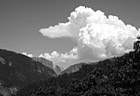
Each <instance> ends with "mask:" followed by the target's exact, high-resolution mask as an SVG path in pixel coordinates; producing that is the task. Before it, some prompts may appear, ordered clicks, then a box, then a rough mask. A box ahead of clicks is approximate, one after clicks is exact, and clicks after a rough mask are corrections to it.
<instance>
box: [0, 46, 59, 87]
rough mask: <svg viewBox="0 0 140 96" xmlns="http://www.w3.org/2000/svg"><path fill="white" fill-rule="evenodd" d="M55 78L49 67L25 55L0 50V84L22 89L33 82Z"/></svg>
mask: <svg viewBox="0 0 140 96" xmlns="http://www.w3.org/2000/svg"><path fill="white" fill-rule="evenodd" d="M52 76H56V74H55V72H54V71H53V70H52V69H50V68H49V67H46V66H44V65H43V64H41V63H39V62H36V61H34V60H33V59H32V58H29V57H27V56H25V55H22V54H18V53H15V52H12V51H7V50H3V49H0V83H1V85H3V86H6V87H17V88H22V87H24V86H26V85H28V84H31V83H33V82H37V81H40V80H45V79H47V78H50V77H52Z"/></svg>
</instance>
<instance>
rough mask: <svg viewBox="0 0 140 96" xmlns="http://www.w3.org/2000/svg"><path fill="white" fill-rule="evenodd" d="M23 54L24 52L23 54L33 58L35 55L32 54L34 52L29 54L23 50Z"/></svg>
mask: <svg viewBox="0 0 140 96" xmlns="http://www.w3.org/2000/svg"><path fill="white" fill-rule="evenodd" d="M22 54H23V55H25V56H28V57H30V58H32V57H33V55H32V54H28V53H26V52H23V53H22Z"/></svg>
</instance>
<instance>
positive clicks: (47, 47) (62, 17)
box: [0, 0, 140, 67]
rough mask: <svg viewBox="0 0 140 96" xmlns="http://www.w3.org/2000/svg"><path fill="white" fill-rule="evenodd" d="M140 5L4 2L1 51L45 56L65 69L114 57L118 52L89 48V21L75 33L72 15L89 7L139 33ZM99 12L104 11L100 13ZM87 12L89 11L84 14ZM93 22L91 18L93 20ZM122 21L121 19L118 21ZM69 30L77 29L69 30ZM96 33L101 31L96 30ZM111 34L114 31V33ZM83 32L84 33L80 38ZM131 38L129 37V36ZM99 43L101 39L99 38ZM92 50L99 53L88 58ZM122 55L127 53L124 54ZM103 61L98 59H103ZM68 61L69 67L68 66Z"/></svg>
mask: <svg viewBox="0 0 140 96" xmlns="http://www.w3.org/2000/svg"><path fill="white" fill-rule="evenodd" d="M139 4H140V0H0V48H1V49H7V50H11V51H15V52H19V53H23V52H26V53H27V54H32V55H33V56H40V57H41V56H42V57H45V58H46V59H50V60H52V61H54V62H55V63H58V64H59V65H61V66H65V67H67V66H69V65H70V63H71V64H73V63H76V62H80V61H81V60H87V61H89V60H91V59H93V58H95V57H98V56H97V54H98V55H101V56H102V57H101V58H103V57H110V56H112V55H113V56H114V55H116V53H111V52H108V54H109V55H108V54H107V55H106V54H104V52H102V53H101V52H98V51H101V50H103V49H102V48H101V46H99V47H100V48H98V49H100V50H97V49H96V48H95V46H93V42H92V44H91V45H89V43H91V42H88V44H87V43H86V44H85V41H84V40H85V38H87V34H86V33H85V31H84V30H88V28H87V27H88V26H87V25H90V24H89V21H88V24H85V23H83V24H85V25H79V26H80V28H79V29H76V30H75V29H74V28H76V27H77V26H76V27H75V25H74V27H73V25H72V24H73V23H72V24H71V25H72V26H67V24H68V23H71V21H70V19H71V20H73V17H72V16H73V14H72V15H71V13H72V12H76V11H75V10H76V8H79V9H77V10H78V11H77V12H79V11H80V10H83V11H84V10H87V11H89V10H90V9H86V8H91V9H92V10H94V11H95V13H99V16H100V15H102V13H101V12H103V13H104V15H105V16H106V17H108V16H109V15H111V16H117V17H118V18H119V20H121V21H123V23H124V24H125V25H127V24H130V25H131V26H134V27H135V28H136V30H135V29H134V31H138V28H140V11H139V9H140V6H139ZM79 6H82V7H79ZM80 8H81V9H80ZM97 10H100V11H101V12H97ZM83 13H86V12H85V11H84V12H83ZM87 13H88V12H87ZM87 13H86V14H87ZM89 13H90V12H89ZM100 13H101V14H100ZM91 14H92V12H91ZM76 15H77V16H79V15H78V13H76ZM92 15H93V14H92ZM104 15H103V16H104ZM81 16H82V15H81ZM93 16H94V15H93ZM97 16H98V15H97ZM83 17H84V16H83ZM83 17H82V18H83ZM89 17H90V16H89ZM68 18H69V19H68ZM101 18H102V17H101ZM92 19H93V18H92V16H91V20H92ZM82 20H83V19H80V21H82ZM103 20H104V19H103ZM105 20H106V19H105ZM109 20H110V19H109ZM119 20H118V19H117V21H119ZM80 21H78V22H80ZM84 22H85V21H84ZM113 22H116V21H113ZM80 23H81V22H80ZM90 23H92V25H90V26H93V27H94V28H95V26H96V25H97V24H96V25H94V24H95V21H92V22H90ZM93 23H94V24H93ZM100 23H101V22H100ZM107 24H108V23H107ZM107 24H106V25H107ZM63 25H64V26H63ZM98 25H99V24H98ZM106 25H105V26H106ZM50 26H51V27H50ZM65 26H66V27H65ZM81 26H82V27H81ZM113 26H114V25H113ZM115 26H116V25H115ZM69 27H70V28H73V29H71V30H67V28H69ZM117 27H118V26H117ZM98 28H100V29H102V31H104V30H105V28H103V26H102V25H99V26H97V29H98ZM111 28H112V27H111ZM124 28H126V26H124ZM61 29H63V30H61ZM81 29H82V32H81ZM91 29H92V27H91ZM129 29H130V30H131V29H133V28H131V27H130V28H128V31H130V30H129ZM77 30H78V33H74V34H73V33H72V34H71V32H69V31H73V32H74V31H77ZM92 30H93V29H92ZM112 30H113V29H112ZM83 31H84V32H83ZM94 31H99V30H95V29H94ZM108 31H109V32H110V30H108ZM108 31H107V32H108ZM51 32H52V33H51ZM105 32H106V30H105ZM123 32H124V31H123ZM59 33H61V34H59ZM79 33H81V35H80V36H79ZM130 33H131V31H130ZM110 34H111V33H110ZM120 34H121V33H120ZM121 35H122V34H121ZM129 35H130V34H129ZM131 35H132V34H131ZM84 36H86V37H84ZM127 36H128V35H126V37H127ZM132 36H133V35H132ZM129 37H130V36H129ZM134 37H135V35H134ZM122 38H124V37H122ZM83 39H84V40H83ZM131 39H132V38H131ZM86 40H87V39H86ZM96 40H98V39H97V38H96ZM129 40H130V39H129ZM130 41H133V40H130ZM94 43H95V42H94ZM98 43H99V42H98ZM101 43H102V42H101ZM82 45H84V46H88V47H87V48H86V49H84V48H82V47H81V46H82ZM101 45H102V44H101ZM125 45H126V44H125ZM91 47H92V48H91ZM128 49H130V48H128ZM108 50H112V49H108ZM119 50H122V49H119ZM77 51H78V52H77ZM90 51H92V52H93V51H95V52H97V54H96V55H94V56H93V54H91V55H87V54H90V53H91V52H90ZM113 51H114V50H113ZM123 51H124V50H123ZM125 51H127V50H125ZM89 52H90V53H89ZM45 53H46V55H45ZM121 53H123V52H122V51H121ZM40 54H41V55H40ZM117 54H118V53H117ZM54 55H56V56H54ZM85 57H86V59H85ZM52 58H53V59H52ZM58 58H59V59H58ZM87 58H88V59H87ZM101 58H96V59H94V60H100V59H101ZM56 59H57V60H56ZM60 59H61V60H60ZM65 59H66V60H65ZM68 61H69V64H66V62H67V63H68ZM62 63H63V64H62Z"/></svg>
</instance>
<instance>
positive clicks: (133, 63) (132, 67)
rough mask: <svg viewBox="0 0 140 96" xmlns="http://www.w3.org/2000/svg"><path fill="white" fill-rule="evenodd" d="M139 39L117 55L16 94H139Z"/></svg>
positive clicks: (24, 95) (72, 95)
mask: <svg viewBox="0 0 140 96" xmlns="http://www.w3.org/2000/svg"><path fill="white" fill-rule="evenodd" d="M139 95H140V41H137V42H135V43H134V51H131V52H129V53H126V54H124V55H123V56H120V57H114V58H111V59H107V60H103V61H100V62H98V63H96V64H90V65H83V66H82V68H80V70H79V71H77V72H74V73H71V74H66V73H65V74H63V75H60V76H58V77H57V78H50V79H49V80H47V81H42V82H39V83H34V84H32V85H29V86H27V87H25V88H23V89H22V90H20V92H19V93H18V94H17V96H139Z"/></svg>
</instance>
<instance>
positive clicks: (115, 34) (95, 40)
mask: <svg viewBox="0 0 140 96" xmlns="http://www.w3.org/2000/svg"><path fill="white" fill-rule="evenodd" d="M68 20H69V21H68V22H66V23H59V24H58V25H55V26H51V27H49V28H42V29H40V30H39V32H40V33H42V35H43V36H47V37H49V38H61V37H70V38H72V39H75V40H76V42H77V46H75V47H74V48H73V49H72V50H71V51H70V52H68V53H65V54H60V53H58V52H56V51H54V52H53V53H51V54H48V53H45V54H44V55H42V56H43V57H45V58H50V59H51V60H53V61H56V62H57V63H60V62H62V61H68V60H73V61H74V62H76V61H82V60H83V61H84V60H87V61H96V60H102V59H105V58H110V57H112V56H119V55H122V54H124V53H125V52H128V51H130V50H132V49H133V42H134V40H135V39H136V37H137V35H139V34H140V29H138V30H137V29H136V28H135V27H134V26H132V25H129V24H125V23H124V22H123V21H122V20H120V19H119V18H118V17H117V16H112V15H109V16H106V15H105V14H104V12H102V11H100V10H97V11H94V10H93V9H91V8H87V7H84V6H80V7H77V8H76V9H75V11H73V12H72V13H71V14H70V16H69V17H68ZM56 58H57V59H56ZM71 62H72V61H71Z"/></svg>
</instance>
